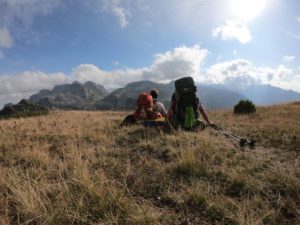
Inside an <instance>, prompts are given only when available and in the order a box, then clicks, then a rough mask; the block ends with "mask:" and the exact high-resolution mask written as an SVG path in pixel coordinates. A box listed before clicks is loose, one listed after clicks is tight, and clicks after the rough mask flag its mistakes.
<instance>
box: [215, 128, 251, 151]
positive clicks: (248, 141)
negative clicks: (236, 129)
mask: <svg viewBox="0 0 300 225" xmlns="http://www.w3.org/2000/svg"><path fill="white" fill-rule="evenodd" d="M211 127H213V128H214V129H215V130H217V131H220V132H222V133H223V134H224V135H225V136H226V137H230V138H232V139H234V140H236V141H238V142H239V144H240V146H241V147H244V146H247V145H248V146H249V147H250V148H254V147H255V140H253V139H247V138H245V137H241V136H238V135H236V134H233V133H231V132H229V131H227V130H225V129H223V128H221V127H219V126H217V125H215V124H214V125H212V126H211Z"/></svg>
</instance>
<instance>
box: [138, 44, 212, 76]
mask: <svg viewBox="0 0 300 225" xmlns="http://www.w3.org/2000/svg"><path fill="white" fill-rule="evenodd" d="M207 54H208V51H207V49H201V48H200V46H199V45H195V46H193V47H191V48H189V47H186V46H181V47H178V48H175V49H174V50H173V51H168V52H165V53H163V54H157V55H156V56H155V61H154V63H153V64H152V65H151V66H150V67H149V68H148V69H147V71H146V72H144V75H143V78H145V79H150V80H153V81H165V82H167V81H170V80H174V79H176V78H179V77H182V76H187V75H188V76H192V77H194V79H195V80H196V81H199V80H200V79H201V77H200V65H201V63H202V62H203V60H204V58H205V57H206V56H207Z"/></svg>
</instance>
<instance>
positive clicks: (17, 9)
mask: <svg viewBox="0 0 300 225" xmlns="http://www.w3.org/2000/svg"><path fill="white" fill-rule="evenodd" d="M60 2H61V0H26V1H25V0H1V2H0V6H1V7H0V8H1V9H0V13H1V14H0V18H1V20H2V23H4V24H5V25H6V26H11V25H13V23H14V22H18V24H22V25H23V26H25V27H27V28H28V27H30V26H31V24H32V22H33V20H34V18H35V17H36V16H38V15H47V14H50V13H51V12H52V11H53V9H54V8H55V7H57V6H58V5H59V4H60Z"/></svg>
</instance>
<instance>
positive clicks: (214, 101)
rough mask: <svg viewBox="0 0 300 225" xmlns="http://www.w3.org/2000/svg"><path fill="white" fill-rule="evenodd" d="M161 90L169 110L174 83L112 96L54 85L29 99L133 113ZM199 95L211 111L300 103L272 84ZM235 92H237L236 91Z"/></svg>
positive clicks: (141, 85) (201, 90)
mask: <svg viewBox="0 0 300 225" xmlns="http://www.w3.org/2000/svg"><path fill="white" fill-rule="evenodd" d="M152 89H156V90H158V91H159V100H160V101H161V102H163V103H164V104H165V107H166V108H168V107H169V104H170V98H171V96H172V93H173V92H174V89H175V85H174V81H172V82H170V83H168V84H161V83H155V82H152V81H147V80H145V81H137V82H132V83H129V84H127V85H126V86H125V87H122V88H118V89H116V90H114V91H112V92H111V93H109V92H108V91H107V90H106V89H105V87H104V86H102V85H100V84H96V83H93V82H91V81H88V82H86V83H83V84H82V83H80V82H77V81H75V82H73V83H72V84H64V85H58V86H55V87H54V88H53V89H52V90H41V91H40V92H39V93H37V94H34V95H32V96H31V97H30V98H29V100H30V101H32V102H35V103H38V104H41V105H43V106H46V107H48V108H59V109H85V110H132V109H134V108H135V107H136V99H137V97H138V95H139V94H140V93H142V92H149V91H150V90H152ZM197 90H198V92H197V94H198V96H199V98H200V101H201V102H202V104H203V105H204V106H205V107H206V108H208V109H219V108H231V107H233V106H234V105H235V104H237V103H238V101H239V100H241V99H249V100H251V101H253V102H254V103H255V104H258V105H269V104H277V103H283V102H290V101H299V100H300V93H297V92H294V91H287V90H283V89H280V88H277V87H273V86H270V85H255V86H252V87H249V88H247V89H244V90H238V89H235V88H231V89H228V87H225V86H223V85H203V84H197ZM233 90H234V91H233Z"/></svg>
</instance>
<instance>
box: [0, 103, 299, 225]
mask: <svg viewBox="0 0 300 225" xmlns="http://www.w3.org/2000/svg"><path fill="white" fill-rule="evenodd" d="M299 110H300V104H299V103H293V104H288V105H281V106H273V107H259V108H258V109H257V113H256V114H254V115H249V116H248V115H243V116H235V115H233V114H232V112H231V111H216V112H213V113H212V114H211V115H210V117H211V118H212V119H213V120H214V121H215V122H216V123H218V124H220V125H221V126H223V127H224V128H227V129H229V130H230V131H233V132H235V133H237V134H240V135H245V136H248V137H252V138H254V139H257V140H258V145H259V146H258V147H257V148H256V149H252V150H249V149H244V150H241V149H239V147H237V146H236V145H234V143H232V142H231V141H229V140H228V139H226V137H224V136H223V135H221V134H220V133H217V131H215V130H212V129H210V128H207V129H206V130H205V131H203V132H201V133H197V134H195V133H188V132H181V133H178V134H175V135H166V134H163V133H161V132H159V131H157V130H154V129H145V128H143V127H140V126H133V127H125V128H122V129H121V128H120V127H119V126H118V125H119V123H120V121H121V119H122V118H123V117H124V115H125V114H124V113H122V112H80V111H75V112H74V111H73V112H72V111H70V112H52V113H51V114H49V115H47V116H41V117H37V118H26V119H11V120H4V121H0V134H1V135H0V143H1V144H0V173H1V177H0V224H18V223H28V224H44V223H45V221H46V223H47V224H176V225H182V224H239V225H252V224H253V225H254V224H278V225H279V224H280V225H281V224H299V223H300V214H299V207H300V201H299V199H300V167H299V160H298V158H299V152H300V149H299V146H300V145H299V137H300V122H299Z"/></svg>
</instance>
